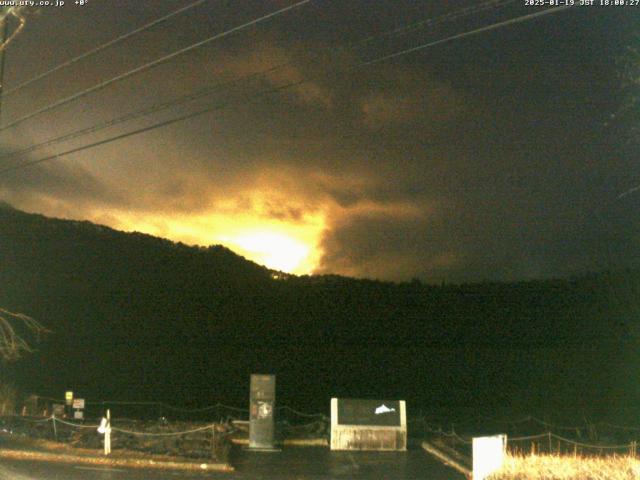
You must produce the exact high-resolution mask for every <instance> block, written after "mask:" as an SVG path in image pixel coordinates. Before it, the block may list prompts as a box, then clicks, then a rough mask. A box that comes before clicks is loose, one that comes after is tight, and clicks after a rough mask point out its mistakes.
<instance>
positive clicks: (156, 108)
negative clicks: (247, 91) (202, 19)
mask: <svg viewBox="0 0 640 480" xmlns="http://www.w3.org/2000/svg"><path fill="white" fill-rule="evenodd" d="M291 63H292V62H286V63H282V64H279V65H276V66H274V67H271V68H269V69H267V70H263V71H260V72H254V73H251V74H248V75H244V76H242V77H239V78H236V79H233V80H230V81H228V82H223V83H220V84H217V85H214V86H211V87H207V88H204V89H201V90H199V91H197V92H194V93H190V94H187V95H182V96H180V97H177V98H174V99H172V100H169V101H166V102H160V103H156V104H154V105H151V106H150V107H147V108H144V109H139V110H135V111H133V112H130V113H128V114H125V115H122V116H120V117H116V118H113V119H111V120H108V121H105V122H102V123H98V124H95V125H93V126H90V127H86V128H82V129H80V130H76V131H73V132H70V133H67V134H65V135H62V136H59V137H55V138H51V139H49V140H46V141H44V142H41V143H38V144H35V145H31V146H29V147H26V148H23V149H21V150H16V151H13V152H10V153H8V154H5V155H0V160H6V159H10V158H15V157H21V156H24V155H26V154H28V153H31V152H33V151H35V150H39V149H41V148H44V147H49V146H51V145H56V144H58V143H61V142H65V141H68V140H73V139H75V138H78V137H82V136H84V135H89V134H92V133H97V132H99V131H101V130H104V129H106V128H110V127H114V126H116V125H119V124H121V123H125V122H128V121H131V120H136V119H139V118H142V117H145V116H148V115H151V114H153V113H157V112H161V111H163V110H167V109H169V108H172V107H175V106H178V105H183V104H185V103H188V102H191V101H194V100H198V99H200V98H204V97H206V96H209V95H211V94H212V93H215V92H217V91H220V90H222V89H223V88H224V87H233V85H235V84H238V83H240V82H243V81H247V80H249V79H251V78H255V77H259V76H265V75H268V74H269V73H272V72H274V71H277V70H279V69H281V68H283V67H285V66H287V65H290V64H291Z"/></svg>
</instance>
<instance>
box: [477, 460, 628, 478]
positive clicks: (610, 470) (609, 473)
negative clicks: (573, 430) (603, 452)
mask: <svg viewBox="0 0 640 480" xmlns="http://www.w3.org/2000/svg"><path fill="white" fill-rule="evenodd" d="M489 478H490V479H491V480H534V479H544V480H578V479H579V480H637V479H640V460H637V459H635V458H632V457H630V456H610V457H584V456H579V455H578V456H573V455H527V456H523V455H507V457H506V459H505V462H504V465H503V466H502V468H501V469H500V470H499V471H498V472H496V473H494V474H492V475H491V476H490V477H489Z"/></svg>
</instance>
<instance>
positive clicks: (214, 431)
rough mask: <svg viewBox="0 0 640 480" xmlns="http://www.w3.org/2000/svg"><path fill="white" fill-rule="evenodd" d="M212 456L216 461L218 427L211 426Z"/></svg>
mask: <svg viewBox="0 0 640 480" xmlns="http://www.w3.org/2000/svg"><path fill="white" fill-rule="evenodd" d="M211 454H212V456H213V458H214V459H217V458H218V457H217V455H216V426H215V424H214V425H211Z"/></svg>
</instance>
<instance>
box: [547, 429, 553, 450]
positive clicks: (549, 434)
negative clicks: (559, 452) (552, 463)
mask: <svg viewBox="0 0 640 480" xmlns="http://www.w3.org/2000/svg"><path fill="white" fill-rule="evenodd" d="M547 435H548V436H549V455H551V454H552V453H553V452H552V448H553V447H552V446H551V432H549V433H547Z"/></svg>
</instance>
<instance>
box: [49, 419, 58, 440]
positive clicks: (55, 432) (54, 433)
mask: <svg viewBox="0 0 640 480" xmlns="http://www.w3.org/2000/svg"><path fill="white" fill-rule="evenodd" d="M51 418H52V419H53V436H54V437H55V439H56V442H57V441H58V427H56V414H55V413H54V414H53V415H51Z"/></svg>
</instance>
